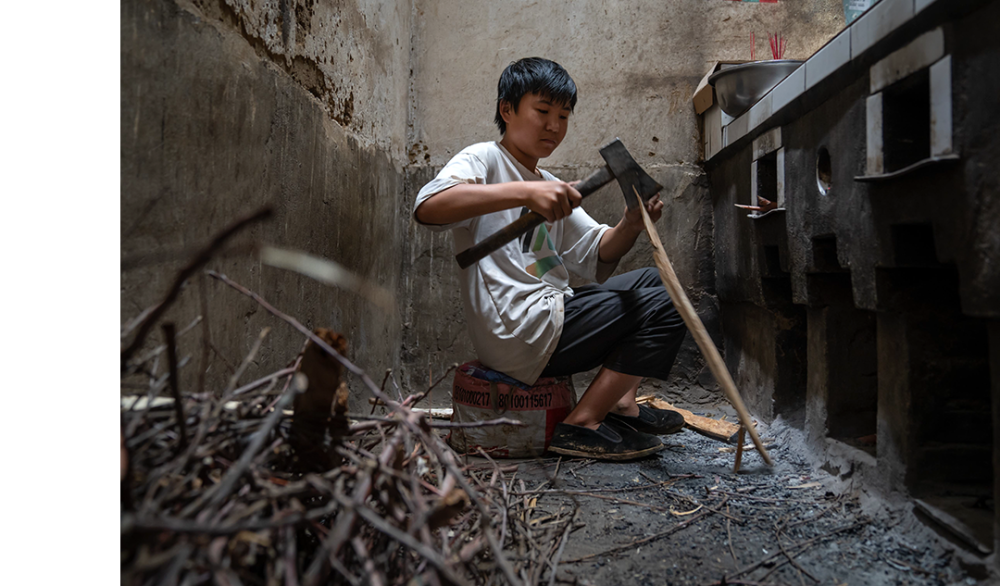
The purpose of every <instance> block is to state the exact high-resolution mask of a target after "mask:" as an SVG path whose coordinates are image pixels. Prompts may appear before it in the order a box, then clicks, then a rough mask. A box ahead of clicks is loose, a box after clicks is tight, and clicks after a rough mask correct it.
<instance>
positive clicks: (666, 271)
mask: <svg viewBox="0 0 1000 586" xmlns="http://www.w3.org/2000/svg"><path fill="white" fill-rule="evenodd" d="M632 189H633V190H635V188H634V187H633V188H632ZM638 196H639V193H638V191H636V197H637V198H638ZM638 199H639V201H640V202H642V198H638ZM639 209H640V210H641V212H642V222H643V224H645V226H646V234H647V235H648V236H649V240H650V242H652V244H653V260H654V261H656V268H657V269H659V271H660V280H662V281H663V286H664V287H666V288H667V292H668V293H670V298H671V299H673V300H674V306H675V307H676V308H677V311H678V312H680V314H681V317H682V318H683V319H684V323H685V324H686V325H687V327H688V330H690V331H691V335H692V336H693V337H694V341H695V342H697V343H698V348H700V349H701V354H702V356H704V357H705V360H706V361H707V362H708V367H709V369H711V371H712V374H713V375H715V380H717V381H718V382H719V385H721V386H722V390H723V391H725V393H726V398H727V399H729V402H730V403H732V405H733V407H734V408H735V409H736V414H737V415H738V416H739V418H740V423H741V424H742V425H743V427H744V428H745V429H746V430H747V431H748V432H749V433H750V439H752V440H753V445H755V446H757V451H758V452H760V455H761V456H762V457H763V458H764V461H765V462H767V464H768V465H769V466H773V465H774V462H773V461H772V460H771V456H770V455H769V454H768V453H767V450H766V449H765V448H764V444H762V443H761V441H760V436H758V435H757V430H756V429H754V426H753V422H752V421H751V420H750V412H749V411H747V408H746V406H745V405H744V404H743V399H742V398H741V397H740V393H739V392H738V391H737V390H736V383H734V382H733V377H731V376H730V375H729V370H728V369H726V363H725V362H723V361H722V356H720V355H719V351H718V349H716V347H715V343H714V342H712V338H710V337H709V336H708V331H707V330H706V329H705V324H703V323H701V318H699V317H698V314H697V313H695V311H694V306H693V305H691V300H690V299H688V297H687V295H686V294H685V293H684V289H683V288H681V283H680V281H679V280H677V274H676V273H674V267H673V266H672V265H671V264H670V259H668V258H667V253H666V251H664V250H663V244H662V243H661V242H660V235H659V234H658V233H657V232H656V227H655V226H654V225H653V222H652V221H651V220H650V219H649V214H648V213H646V206H645V205H643V204H642V203H640V205H639Z"/></svg>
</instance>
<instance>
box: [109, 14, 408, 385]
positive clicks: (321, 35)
mask: <svg viewBox="0 0 1000 586" xmlns="http://www.w3.org/2000/svg"><path fill="white" fill-rule="evenodd" d="M409 19H410V5H409V3H408V2H398V3H382V2H374V1H372V2H365V1H360V0H359V1H358V2H338V3H333V4H329V3H318V2H291V1H287V2H286V1H282V2H260V3H250V2H241V1H237V0H218V1H207V0H206V1H198V2H185V1H177V2H175V1H173V0H126V1H124V2H122V5H121V180H122V183H121V204H122V208H121V210H122V211H121V246H122V256H123V259H126V260H129V259H131V260H133V261H134V260H135V259H136V258H137V257H138V256H141V255H149V254H159V253H165V254H167V256H168V257H169V256H171V255H173V253H177V252H184V254H176V255H174V256H175V257H176V258H175V259H174V260H168V261H166V262H154V260H155V259H152V258H148V257H147V260H146V261H141V262H138V263H135V262H131V261H130V262H129V263H128V266H129V268H128V270H123V271H122V275H121V317H122V321H123V323H124V322H125V321H127V320H129V319H131V318H132V317H134V316H136V315H138V314H139V313H140V312H141V311H142V310H144V309H145V308H147V307H149V306H151V305H153V304H154V303H157V302H158V301H159V300H160V299H161V298H162V297H163V295H164V293H165V292H166V290H167V288H168V287H169V285H170V283H171V281H172V280H173V278H174V275H175V274H176V272H177V270H178V269H179V268H180V267H181V266H183V264H184V263H185V262H186V260H187V258H188V254H187V252H186V251H189V250H190V249H191V248H192V247H194V248H197V247H200V246H203V245H204V244H206V243H207V242H208V241H209V240H210V238H211V237H212V236H213V235H214V234H216V233H217V232H219V231H220V230H221V229H222V228H224V227H225V226H227V225H229V224H230V223H232V222H233V221H234V220H235V219H237V218H239V217H241V216H243V215H246V214H247V213H249V212H251V211H253V210H256V209H258V208H260V207H262V206H264V205H271V206H273V208H274V210H275V215H274V217H273V219H271V220H270V221H268V222H266V223H263V224H260V225H257V226H254V227H252V228H251V229H249V230H247V231H246V232H245V233H244V234H242V235H240V236H239V237H237V238H236V239H235V240H236V241H241V242H250V241H254V242H263V243H268V244H271V245H274V246H278V247H283V248H292V249H299V250H303V251H306V252H309V253H312V254H315V255H318V256H321V257H325V258H329V259H332V260H335V261H337V262H339V263H341V264H343V265H344V266H346V267H347V268H348V269H350V270H352V271H354V272H356V273H357V274H359V275H361V276H363V277H365V278H366V279H368V280H370V281H372V282H374V283H376V284H378V285H380V286H382V287H384V288H386V289H388V290H389V291H391V292H393V293H396V292H397V289H398V288H399V283H400V279H399V274H400V271H401V268H400V267H401V262H402V259H403V257H404V251H405V247H404V240H403V238H404V233H405V229H406V225H407V221H408V220H407V218H406V217H405V216H402V215H401V213H400V200H401V198H402V194H403V191H404V189H403V188H404V173H403V170H402V165H401V156H402V152H403V144H404V139H403V137H405V134H406V131H405V128H406V123H407V115H406V95H407V91H408V86H407V81H406V79H407V74H408V59H409V50H408V48H409V41H410V26H409ZM208 268H212V269H215V270H217V271H218V272H220V273H224V274H226V275H228V276H229V277H231V278H232V279H234V280H235V281H237V282H239V283H242V284H243V285H245V286H247V287H249V288H250V289H252V290H254V291H256V292H258V293H259V294H261V295H262V296H263V297H264V298H265V299H267V300H268V301H270V302H271V303H272V304H274V305H275V306H276V307H278V308H279V309H282V310H284V311H286V312H288V313H290V314H292V315H293V316H295V317H297V318H298V319H299V320H301V321H302V322H303V323H304V324H305V325H307V326H308V327H310V328H315V327H329V328H332V329H334V330H336V331H339V332H342V333H343V334H344V335H345V336H346V337H347V338H348V343H349V355H350V357H351V358H353V359H354V360H355V361H356V362H357V363H358V364H359V365H360V366H362V367H363V368H365V369H367V370H368V371H369V372H372V373H377V372H379V371H381V370H383V369H384V368H387V367H391V366H394V365H396V364H397V363H398V355H399V339H400V315H399V312H398V311H395V310H392V309H389V310H384V309H379V308H376V307H375V306H373V305H372V304H370V303H369V302H368V300H366V299H364V298H362V297H359V296H357V295H354V294H351V293H345V292H341V291H338V290H336V289H332V288H329V287H326V286H324V285H321V284H319V283H317V282H315V281H313V280H311V279H308V278H306V277H301V276H299V275H297V274H295V273H292V272H288V271H283V270H278V269H274V268H270V267H268V266H262V265H261V264H260V263H259V262H258V261H257V260H255V258H254V257H253V256H252V255H251V254H250V253H248V252H247V251H242V252H235V253H231V254H228V255H226V256H224V257H220V258H217V259H215V260H213V261H212V262H211V263H210V264H209V265H208ZM202 288H204V291H205V293H206V298H207V312H204V313H205V316H206V317H207V321H208V325H209V331H210V334H211V343H212V348H211V349H210V351H209V355H208V362H207V364H206V365H205V366H206V367H207V369H208V382H209V388H210V389H211V388H216V387H218V386H220V385H222V384H224V381H225V380H226V379H227V378H228V377H229V376H230V374H231V372H232V368H233V367H234V366H235V365H238V364H239V363H240V361H241V360H243V357H244V356H245V355H246V354H247V352H248V350H249V348H250V347H251V345H252V343H253V341H254V340H255V339H256V338H257V337H258V334H259V333H260V331H261V330H262V329H263V328H265V327H267V326H271V327H272V331H271V333H270V335H269V336H268V338H267V340H265V342H264V344H263V346H262V348H261V351H260V353H259V354H258V356H257V358H256V359H255V360H254V362H253V363H252V364H250V367H249V369H248V370H247V373H246V374H245V375H244V377H243V379H242V380H243V381H244V382H245V381H249V380H252V379H253V378H255V376H260V375H263V374H266V373H269V372H272V371H274V370H277V369H278V368H281V367H282V366H284V365H285V364H286V363H287V362H288V361H290V360H291V359H293V358H294V357H295V354H296V352H297V351H298V350H299V348H300V347H301V344H302V336H301V334H299V333H298V332H295V331H294V330H293V329H292V328H291V327H290V326H288V325H286V324H284V323H283V322H280V321H278V320H277V319H275V318H273V317H271V316H270V315H269V314H267V313H266V312H265V311H264V310H263V309H262V308H261V307H259V306H258V305H257V304H256V303H255V302H254V301H252V300H250V299H248V298H246V297H244V296H241V295H240V294H238V293H237V292H235V291H233V290H231V289H228V288H227V287H225V286H223V285H221V284H220V283H218V282H215V281H213V280H211V279H208V278H205V277H202V276H199V277H196V278H194V279H192V280H191V282H190V283H189V285H188V287H187V288H186V290H185V291H184V292H183V293H182V295H181V298H180V300H179V302H178V303H177V304H176V306H175V307H174V308H173V309H171V310H170V312H169V313H168V315H167V319H171V320H173V321H175V322H176V323H177V327H178V328H183V327H184V326H185V325H187V324H188V323H190V322H191V320H192V319H194V317H195V316H197V315H199V314H201V313H203V312H202V309H201V307H200V302H199V297H200V292H201V291H202ZM153 337H154V338H158V337H159V334H158V332H157V333H155V334H154V336H153ZM202 339H203V333H202V330H201V328H200V327H198V328H195V329H194V330H192V331H191V333H189V334H186V335H185V336H184V337H182V338H181V339H180V341H179V354H180V356H181V358H182V359H183V358H184V357H185V356H190V357H191V361H190V362H189V364H188V366H186V367H185V369H184V370H185V376H186V382H185V385H186V387H185V390H191V389H192V386H191V385H193V384H194V383H193V381H194V380H195V379H196V377H195V376H194V373H195V372H197V371H198V370H199V369H200V368H202V343H201V341H202ZM373 376H377V375H374V374H373ZM351 384H352V386H358V384H359V383H358V382H357V381H356V380H354V381H352V382H351ZM355 395H356V396H358V395H357V393H355Z"/></svg>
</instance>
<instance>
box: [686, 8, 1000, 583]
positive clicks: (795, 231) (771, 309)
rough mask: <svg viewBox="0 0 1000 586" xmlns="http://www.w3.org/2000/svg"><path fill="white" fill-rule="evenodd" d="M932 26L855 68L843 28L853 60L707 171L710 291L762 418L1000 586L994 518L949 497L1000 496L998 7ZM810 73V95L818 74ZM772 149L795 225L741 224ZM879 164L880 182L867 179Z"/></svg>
mask: <svg viewBox="0 0 1000 586" xmlns="http://www.w3.org/2000/svg"><path fill="white" fill-rule="evenodd" d="M881 6H883V7H885V8H883V9H882V10H889V9H890V8H895V9H896V10H898V11H900V12H903V11H902V10H901V8H904V9H905V8H907V6H908V3H907V2H906V1H905V0H891V2H889V1H887V0H883V3H882V4H881ZM914 6H916V5H912V6H910V8H911V9H912V8H914ZM922 6H923V7H922V9H921V10H913V11H912V12H910V14H909V15H908V17H907V18H903V19H900V22H899V23H898V24H897V25H895V28H889V29H888V30H886V29H885V28H883V29H882V30H881V34H882V38H881V39H880V40H879V41H878V42H877V43H875V44H872V45H870V46H869V49H868V50H867V51H865V50H859V51H855V48H856V45H855V44H854V39H855V38H857V35H858V32H857V29H854V28H852V30H851V31H849V33H848V34H849V35H850V38H851V39H852V41H851V42H852V45H851V47H852V48H851V50H852V54H851V57H850V58H845V59H844V60H843V62H842V65H841V66H839V67H838V66H834V67H833V68H828V70H829V76H827V77H825V78H823V79H822V81H819V82H818V83H815V84H813V85H812V86H810V87H809V88H804V91H802V92H801V93H800V94H799V95H797V96H796V97H795V98H794V99H792V100H791V101H790V102H789V103H788V105H787V106H786V107H784V108H781V109H779V110H777V111H775V112H773V115H772V116H771V117H769V118H766V119H764V120H763V121H762V123H760V124H759V125H757V124H755V125H753V126H751V127H750V128H749V130H748V131H747V132H745V133H744V135H742V136H740V137H738V138H736V139H734V140H733V141H731V142H729V144H727V146H725V147H724V148H723V149H722V150H720V151H719V152H718V154H716V155H715V156H713V157H712V158H711V159H710V160H709V161H707V162H706V164H705V167H706V170H707V173H708V174H709V176H710V179H711V184H712V198H713V201H714V203H715V213H714V218H715V226H716V231H715V241H716V244H717V245H716V271H717V274H718V279H717V291H718V296H719V300H720V302H721V305H722V311H723V313H724V314H725V324H726V331H725V338H726V346H727V349H730V348H731V349H732V350H733V352H731V353H728V354H727V356H726V358H727V362H728V363H729V364H730V366H731V367H733V369H734V377H735V378H736V381H737V384H738V385H741V384H742V385H744V386H742V387H741V388H743V389H744V390H747V389H749V390H750V395H751V396H750V397H749V400H748V403H749V404H751V405H752V406H753V407H754V408H755V410H756V414H758V415H761V416H762V418H765V419H767V418H770V417H772V416H776V415H782V416H783V417H789V416H790V415H791V416H793V418H794V421H796V422H798V423H800V424H801V425H803V427H804V429H805V431H806V438H807V441H808V443H809V447H810V448H811V449H812V450H813V452H814V453H816V454H817V455H819V457H820V458H822V459H823V460H824V463H823V467H824V469H827V470H830V471H832V472H834V473H838V474H841V478H842V479H844V480H847V479H851V480H850V481H851V482H852V483H853V482H858V481H860V482H861V483H862V484H863V485H865V486H867V487H869V488H872V489H875V490H876V491H877V492H880V493H882V494H889V495H892V496H910V497H913V498H916V499H920V501H918V505H919V506H920V507H921V509H920V510H922V511H924V512H927V514H928V519H930V518H934V519H935V521H934V522H935V523H940V524H941V526H942V527H943V528H944V529H946V530H947V531H946V532H943V533H942V534H946V533H956V534H961V535H964V537H963V538H962V539H964V541H962V540H959V541H962V543H963V545H962V547H968V548H969V553H970V555H971V556H972V557H971V558H970V560H971V561H968V562H963V563H968V564H969V566H970V567H977V568H978V567H980V566H983V565H984V564H986V563H989V564H992V565H993V566H994V572H996V561H997V560H998V559H1000V558H998V557H996V556H995V555H994V556H993V557H991V558H986V557H985V555H983V554H984V553H986V552H988V551H989V549H990V547H991V546H992V545H993V543H994V542H995V535H1000V517H997V516H996V514H995V513H994V512H993V510H986V509H980V510H978V511H972V509H971V508H970V507H968V506H967V505H966V504H964V503H963V502H961V501H959V500H958V499H956V498H955V497H954V495H955V494H959V493H961V494H965V495H967V494H976V495H985V496H988V495H991V494H994V493H995V489H996V486H997V485H1000V482H997V478H998V477H1000V470H998V469H997V468H995V466H994V463H995V462H996V461H997V459H996V453H995V449H996V443H995V438H996V435H995V428H996V426H995V425H991V423H995V419H991V412H994V413H995V412H997V404H998V403H1000V396H998V394H997V388H998V387H997V380H996V377H997V374H996V373H997V372H1000V365H998V364H997V356H998V354H997V352H996V349H995V348H994V347H993V346H994V345H995V344H996V343H997V340H996V336H995V330H996V328H997V326H996V324H997V323H998V317H1000V297H998V296H997V294H996V291H997V283H998V282H1000V269H998V267H1000V265H998V264H997V262H996V259H997V258H998V257H1000V246H998V242H1000V240H998V237H997V230H996V226H998V225H1000V214H998V211H1000V204H998V202H1000V195H998V194H1000V189H998V183H997V175H996V173H991V172H990V171H989V170H990V169H995V168H996V167H997V165H998V164H1000V141H998V140H997V136H998V135H1000V115H998V114H997V109H996V107H995V105H994V103H993V101H992V100H990V99H989V98H987V97H986V96H993V95H995V94H996V93H997V91H998V88H1000V74H998V70H997V68H996V67H995V63H996V62H997V60H998V59H1000V35H998V34H997V33H998V32H1000V25H998V23H1000V2H996V1H995V0H938V1H937V2H931V3H924V4H923V5H922ZM871 14H875V15H876V16H877V15H878V13H877V12H873V13H870V14H869V16H868V17H862V19H860V20H859V21H856V22H855V23H854V24H852V27H856V26H859V25H860V26H861V27H864V26H868V25H870V24H871V21H870V20H869V21H868V22H867V23H866V22H865V19H866V18H870V17H871ZM903 14H906V13H905V12H903ZM935 39H936V40H935ZM931 41H933V42H931ZM929 45H930V46H932V49H933V50H931V51H927V52H926V53H921V50H924V49H926V48H927V47H928V46H929ZM924 54H926V55H927V57H924V58H921V57H920V55H924ZM828 55H829V54H828ZM819 57H820V59H817V61H818V62H819V63H818V64H817V61H812V60H810V61H809V62H807V63H806V64H805V67H806V75H807V76H808V75H809V72H810V71H813V70H811V69H810V67H811V66H812V65H813V64H817V66H818V68H822V67H824V66H826V64H824V63H823V61H822V55H820V56H819ZM898 63H904V64H905V67H898V68H895V69H893V68H890V67H889V64H898ZM990 64H994V65H993V66H990ZM819 70H822V69H819ZM887 70H891V71H898V72H899V74H898V76H897V77H894V78H888V77H887V76H886V75H885V71H887ZM943 72H945V73H943ZM932 80H934V81H932ZM879 100H881V103H879ZM872 104H876V106H872ZM914 104H919V105H921V106H922V107H920V108H915V107H914V106H913V105H914ZM945 121H948V124H946V123H945ZM736 123H737V122H736V121H734V122H733V124H734V125H735V124H736ZM733 128H734V126H730V127H729V129H730V130H732V129H733ZM778 133H780V137H781V140H780V148H781V149H782V156H781V157H780V159H776V160H780V161H781V163H780V165H781V168H780V171H779V172H780V174H781V177H782V178H783V187H784V190H785V191H784V196H785V207H786V209H785V210H783V211H778V210H776V211H773V212H770V213H769V214H767V215H764V216H761V217H757V218H754V219H751V218H748V217H747V215H746V213H744V212H742V211H737V210H734V209H733V207H732V206H733V204H734V203H747V202H749V201H750V197H751V191H752V189H753V186H752V183H753V182H752V179H751V177H752V167H751V164H752V162H753V161H754V159H755V158H756V163H757V165H758V169H759V168H760V167H759V165H760V164H761V163H762V162H763V161H764V157H765V156H767V155H766V153H765V152H764V149H762V148H758V147H759V146H760V145H762V144H764V143H771V144H772V145H774V142H773V140H771V139H769V138H768V139H767V140H762V138H767V137H770V136H773V135H775V134H778ZM922 135H923V136H926V137H927V138H926V139H923V138H922ZM932 137H933V139H932ZM901 138H905V139H907V140H906V141H905V142H908V143H911V144H912V145H913V146H910V145H907V144H905V143H904V141H903V140H900V139H901ZM935 140H936V141H937V142H935ZM941 144H946V145H947V147H948V148H947V149H946V150H942V151H935V150H933V149H935V148H937V147H938V145H941ZM774 146H777V145H774ZM824 152H825V153H826V154H827V155H828V156H827V157H824V156H823V153H824ZM901 155H906V157H902V156H901ZM892 157H898V158H897V159H896V160H897V162H896V163H895V164H894V165H892V166H890V165H889V161H890V160H891V158H892ZM824 159H828V160H829V161H830V165H829V169H827V170H824V169H823V167H824V166H823V165H822V164H821V163H820V161H823V160H824ZM878 159H884V161H882V162H884V164H885V168H884V169H880V170H873V169H872V166H873V161H875V160H878ZM880 164H881V162H880ZM825 171H829V172H825ZM820 180H822V181H823V182H824V183H826V184H827V189H821V187H820ZM757 188H758V189H760V190H762V191H763V190H765V189H767V190H770V189H774V190H776V186H775V185H773V184H767V185H764V184H758V186H757ZM761 194H762V195H766V194H764V193H761ZM942 194H947V199H946V200H945V201H942V199H941V198H942ZM986 226H990V227H991V228H986ZM803 313H804V314H805V316H806V320H805V321H806V324H805V336H804V337H802V336H799V337H798V340H796V339H795V337H792V338H783V336H785V334H786V333H787V332H788V331H789V329H788V328H787V327H785V323H784V322H785V320H786V319H787V318H791V319H793V321H795V320H798V321H799V323H801V321H800V320H799V317H800V316H801V315H802V314H803ZM798 327H799V329H800V331H801V326H798ZM793 329H794V327H793ZM991 336H992V337H991ZM803 367H804V368H805V375H806V384H804V385H798V386H797V387H796V394H797V395H798V396H797V397H796V396H792V397H790V399H791V400H787V401H784V405H782V404H781V403H782V402H781V401H779V399H781V394H782V390H781V388H780V387H779V385H778V384H777V383H772V382H771V381H772V380H775V381H776V380H778V379H779V378H780V377H781V375H782V373H787V374H791V375H796V374H797V375H798V376H801V373H802V371H803ZM762 374H763V375H769V376H762ZM755 383H761V384H755ZM787 398H789V397H787V395H786V399H787ZM772 401H773V409H771V410H767V409H764V410H761V406H762V405H768V404H770V403H771V402H772ZM803 405H804V409H802V407H803ZM802 411H804V414H803V413H802ZM803 415H804V416H803ZM837 471H839V472H837ZM928 511H930V512H928ZM970 511H971V512H970ZM942 512H943V514H940V513H942ZM991 527H995V528H996V530H995V531H994V530H991ZM958 551H960V552H961V551H963V550H962V549H959V550H958ZM977 571H978V570H977ZM994 578H995V574H994Z"/></svg>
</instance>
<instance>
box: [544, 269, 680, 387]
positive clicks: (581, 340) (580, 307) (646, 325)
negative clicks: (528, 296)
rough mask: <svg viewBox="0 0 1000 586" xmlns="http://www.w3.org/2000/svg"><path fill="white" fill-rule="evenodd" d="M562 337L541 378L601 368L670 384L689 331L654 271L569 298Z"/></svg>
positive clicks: (591, 287) (575, 292)
mask: <svg viewBox="0 0 1000 586" xmlns="http://www.w3.org/2000/svg"><path fill="white" fill-rule="evenodd" d="M563 305H564V310H565V314H564V315H565V317H564V320H563V330H562V335H561V336H560V337H559V344H558V346H556V351H555V352H554V353H553V354H552V358H551V359H549V363H548V365H546V367H545V370H543V371H542V376H568V375H571V374H575V373H578V372H583V371H585V370H590V369H592V368H594V367H596V366H599V365H603V366H605V367H606V368H608V369H610V370H613V371H615V372H620V373H623V374H631V375H636V376H644V377H653V378H658V379H660V380H666V378H667V376H668V375H669V374H670V368H671V367H672V366H673V364H674V358H676V357H677V351H678V350H679V349H680V347H681V342H682V341H683V340H684V333H685V332H687V328H686V327H685V326H684V320H683V319H681V316H680V314H678V313H677V310H676V309H675V308H674V302H673V301H672V300H671V299H670V295H669V294H668V293H667V291H666V289H664V287H663V283H662V282H661V281H660V275H659V273H658V272H657V271H656V269H653V268H646V269H640V270H637V271H632V272H629V273H625V274H624V275H618V276H616V277H611V278H610V279H608V280H607V281H605V282H604V283H603V284H601V285H586V286H583V287H580V288H577V289H574V290H573V296H572V297H567V298H565V300H564V302H563Z"/></svg>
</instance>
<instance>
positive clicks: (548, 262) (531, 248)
mask: <svg viewBox="0 0 1000 586" xmlns="http://www.w3.org/2000/svg"><path fill="white" fill-rule="evenodd" d="M528 211H529V210H528V208H523V209H522V210H521V215H522V216H523V215H524V214H526V213H528ZM546 246H547V247H548V249H547V250H545V248H546ZM555 250H556V246H555V244H553V243H552V238H551V237H550V236H549V229H548V227H547V226H546V225H545V224H542V225H540V226H538V227H537V228H535V229H534V230H532V231H531V232H527V233H525V234H524V236H522V237H521V252H522V253H524V254H532V253H534V256H535V258H537V259H538V260H536V261H535V262H533V263H531V264H530V265H528V266H526V267H524V270H525V271H527V272H528V274H529V275H531V276H533V277H535V278H536V279H541V278H542V275H544V274H545V273H547V272H549V271H551V270H552V269H554V268H556V267H557V266H559V265H561V264H563V261H562V258H560V257H559V255H558V254H556V251H555ZM539 257H541V258H539Z"/></svg>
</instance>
